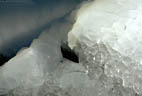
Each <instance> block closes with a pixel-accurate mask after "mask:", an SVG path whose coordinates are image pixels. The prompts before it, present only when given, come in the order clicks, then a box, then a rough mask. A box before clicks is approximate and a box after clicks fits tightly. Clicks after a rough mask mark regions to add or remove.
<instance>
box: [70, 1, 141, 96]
mask: <svg viewBox="0 0 142 96" xmlns="http://www.w3.org/2000/svg"><path fill="white" fill-rule="evenodd" d="M141 3H142V1H140V0H135V1H133V0H127V1H126V0H95V1H94V2H91V3H87V4H84V6H82V7H81V9H80V10H79V11H78V14H77V21H76V23H75V24H74V27H73V28H72V30H71V31H70V33H69V35H68V36H69V39H68V41H69V46H70V47H71V48H72V49H75V50H76V51H78V53H79V54H80V62H82V63H83V65H84V66H85V68H86V69H87V70H88V76H91V77H90V78H91V79H93V78H94V79H97V78H99V77H100V76H101V74H105V75H106V76H108V77H110V78H116V80H118V79H120V80H122V83H121V84H118V85H119V86H121V87H123V88H120V90H121V92H120V93H121V94H115V95H113V94H112V93H110V94H109V91H108V92H106V93H107V94H109V96H111V95H112V96H126V94H122V93H123V91H124V90H128V89H129V88H130V89H131V90H134V92H135V93H137V94H142V91H141V90H142V87H141V85H142V75H141V73H142V65H141V61H142V59H141V58H142V55H141V54H142V50H141V47H142V44H141V41H142V39H141V37H142V33H141V30H142V27H141V24H142V14H141V11H142V4H141ZM81 49H82V51H81ZM90 74H91V75H90ZM111 82H112V81H111ZM112 85H113V86H114V84H112ZM106 90H107V88H106ZM114 90H115V88H114ZM116 92H118V90H116ZM128 93H129V92H128ZM131 95H132V94H131ZM97 96H98V95H97ZM105 96H106V95H105ZM132 96H133V95H132Z"/></svg>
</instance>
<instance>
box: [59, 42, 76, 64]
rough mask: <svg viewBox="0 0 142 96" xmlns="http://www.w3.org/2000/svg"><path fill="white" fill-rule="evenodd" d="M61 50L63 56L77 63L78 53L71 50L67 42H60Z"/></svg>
mask: <svg viewBox="0 0 142 96" xmlns="http://www.w3.org/2000/svg"><path fill="white" fill-rule="evenodd" d="M61 52H62V55H63V57H64V58H66V59H68V60H70V61H73V62H75V63H79V57H78V55H77V54H76V53H75V52H74V50H72V49H71V48H70V47H69V46H68V44H67V43H62V45H61Z"/></svg>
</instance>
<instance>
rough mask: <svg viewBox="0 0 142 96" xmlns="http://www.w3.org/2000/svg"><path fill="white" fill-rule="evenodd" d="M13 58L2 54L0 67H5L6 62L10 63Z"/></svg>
mask: <svg viewBox="0 0 142 96" xmlns="http://www.w3.org/2000/svg"><path fill="white" fill-rule="evenodd" d="M14 56H15V55H13V56H4V55H2V54H0V66H3V65H4V64H5V63H6V62H8V61H9V60H10V59H11V58H12V57H14Z"/></svg>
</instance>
